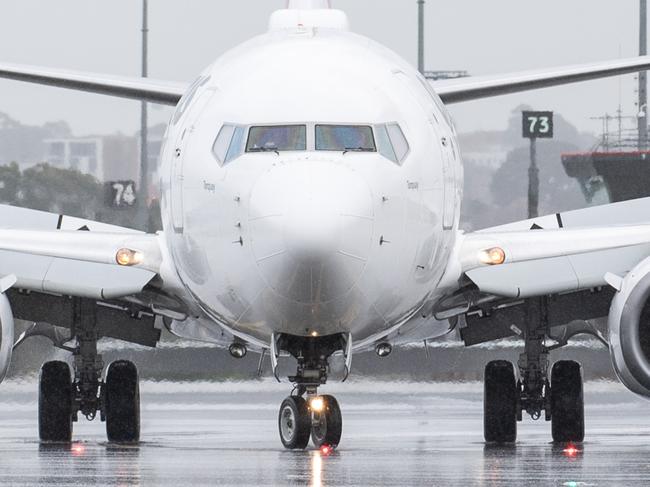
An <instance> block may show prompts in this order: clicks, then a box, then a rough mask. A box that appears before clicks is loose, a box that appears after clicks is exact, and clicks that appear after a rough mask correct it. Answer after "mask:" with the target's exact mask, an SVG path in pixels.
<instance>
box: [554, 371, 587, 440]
mask: <svg viewBox="0 0 650 487" xmlns="http://www.w3.org/2000/svg"><path fill="white" fill-rule="evenodd" d="M551 431H552V434H553V441H555V442H562V443H568V442H582V441H583V440H584V439H585V406H584V392H583V389H582V367H580V364H579V363H578V362H574V361H572V360H561V361H559V362H556V363H555V364H553V369H552V371H551Z"/></svg>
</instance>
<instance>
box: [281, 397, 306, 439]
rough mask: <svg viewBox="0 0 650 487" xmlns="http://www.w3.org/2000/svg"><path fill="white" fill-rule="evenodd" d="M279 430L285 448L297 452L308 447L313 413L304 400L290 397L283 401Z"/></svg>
mask: <svg viewBox="0 0 650 487" xmlns="http://www.w3.org/2000/svg"><path fill="white" fill-rule="evenodd" d="M278 429H279V430H280V439H281V440H282V444H283V445H284V446H285V448H288V449H290V450H296V449H304V448H306V447H307V444H308V443H309V433H310V432H311V412H310V411H309V406H307V401H305V399H304V398H302V397H300V396H289V397H287V398H286V399H285V400H284V401H282V405H281V406H280V414H279V415H278Z"/></svg>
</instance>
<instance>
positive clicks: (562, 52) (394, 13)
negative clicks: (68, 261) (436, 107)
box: [0, 0, 638, 135]
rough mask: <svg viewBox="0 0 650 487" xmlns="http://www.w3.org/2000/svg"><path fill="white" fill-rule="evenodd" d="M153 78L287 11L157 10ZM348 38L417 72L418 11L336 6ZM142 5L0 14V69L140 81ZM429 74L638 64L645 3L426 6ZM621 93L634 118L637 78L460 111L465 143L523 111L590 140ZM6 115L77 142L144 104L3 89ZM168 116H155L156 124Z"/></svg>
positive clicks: (35, 7)
mask: <svg viewBox="0 0 650 487" xmlns="http://www.w3.org/2000/svg"><path fill="white" fill-rule="evenodd" d="M149 3H150V11H151V12H150V28H151V37H150V43H151V53H150V63H151V68H150V74H151V76H152V77H155V78H160V79H170V80H182V81H187V80H191V79H192V78H193V77H195V76H196V75H197V74H198V73H199V71H200V70H201V69H202V68H204V67H205V66H206V65H208V64H210V63H211V62H212V61H213V60H214V59H216V58H217V57H218V56H219V55H221V54H222V53H224V52H225V51H227V50H228V49H230V48H231V47H233V46H235V45H237V44H238V43H240V42H242V41H244V40H246V39H247V38H249V37H252V36H254V35H256V34H259V33H261V32H263V31H264V30H265V29H266V24H267V21H268V17H269V14H270V13H271V12H272V11H273V10H275V9H276V8H279V7H282V6H283V5H284V3H285V2H284V0H182V1H181V0H150V2H149ZM333 4H334V6H335V7H337V8H341V9H343V10H345V11H347V12H348V14H349V16H350V21H351V24H352V29H353V30H354V31H356V32H359V33H361V34H364V35H367V36H369V37H372V38H374V39H375V40H377V41H379V42H381V43H383V44H386V45H387V46H389V47H390V48H392V49H393V50H395V51H397V52H398V53H399V54H401V55H402V56H404V57H405V58H406V59H408V60H409V61H410V62H412V63H415V62H416V47H417V38H416V34H417V32H416V20H417V6H416V0H333ZM140 5H141V2H140V0H110V1H109V0H56V1H54V0H19V1H5V2H1V3H0V18H1V19H2V28H1V29H0V61H8V62H15V63H22V64H36V65H44V66H51V67H58V68H71V69H77V70H87V71H95V72H105V73H113V74H122V75H138V74H139V69H140V67H139V63H140V61H139V56H140V37H139V36H140V32H139V29H140V22H141V14H140V9H141V7H140ZM426 44H427V54H426V61H427V69H466V70H468V71H470V73H472V74H474V75H479V74H491V73H501V72H511V71H517V70H524V69H535V68H543V67H551V66H558V65H565V64H576V63H584V62H591V61H598V60H609V59H615V58H619V57H629V56H635V55H636V54H637V53H638V0H618V1H612V0H544V1H543V2H532V1H526V0H524V1H522V0H498V1H493V2H486V1H484V0H427V40H426ZM619 93H622V103H623V107H624V110H625V111H626V112H628V113H630V114H631V113H633V112H634V111H635V108H634V97H635V96H636V95H635V82H634V77H633V76H626V77H624V78H622V81H619V80H617V79H615V80H606V81H595V82H589V83H585V84H580V85H573V86H569V87H562V88H552V89H547V90H542V91H538V92H531V93H527V94H519V95H510V96H506V97H501V98H498V99H495V100H491V101H481V102H469V103H466V104H463V105H456V106H455V107H454V108H453V114H454V116H455V117H456V119H457V123H458V126H459V130H460V131H461V132H465V131H470V130H475V129H490V128H503V127H505V125H506V122H507V119H508V115H509V113H510V112H511V110H512V109H513V108H515V107H516V106H518V105H519V104H521V103H527V104H530V105H532V106H533V107H535V108H537V109H551V110H556V111H558V112H560V113H562V114H563V115H564V116H565V117H567V118H568V119H569V120H570V121H571V122H572V123H574V124H576V125H578V126H579V127H580V128H582V129H585V130H592V131H598V129H599V127H600V122H596V121H590V120H589V118H590V117H594V116H600V115H603V114H604V113H605V112H609V113H614V112H615V110H616V109H617V107H618V104H619ZM0 111H1V112H7V113H8V114H9V115H11V116H12V117H14V118H16V119H18V120H20V121H22V122H24V123H29V124H42V123H43V122H46V121H53V120H61V119H63V120H67V121H68V122H69V123H70V124H71V126H72V127H73V130H74V132H75V133H76V134H78V135H86V134H93V133H111V132H116V131H122V132H125V133H133V132H135V131H136V130H137V128H138V126H139V119H138V117H139V106H138V103H137V102H131V101H123V100H119V99H114V98H109V97H103V96H99V95H91V94H82V93H73V92H69V91H66V90H58V89H55V88H46V87H37V86H31V85H24V84H20V83H17V82H13V81H0ZM169 113H170V112H169V109H162V108H155V109H153V110H152V122H160V121H166V119H167V118H168V117H169Z"/></svg>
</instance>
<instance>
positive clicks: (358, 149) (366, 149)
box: [343, 147, 375, 154]
mask: <svg viewBox="0 0 650 487" xmlns="http://www.w3.org/2000/svg"><path fill="white" fill-rule="evenodd" d="M348 152H375V149H374V147H346V148H345V150H344V151H343V154H346V153H348Z"/></svg>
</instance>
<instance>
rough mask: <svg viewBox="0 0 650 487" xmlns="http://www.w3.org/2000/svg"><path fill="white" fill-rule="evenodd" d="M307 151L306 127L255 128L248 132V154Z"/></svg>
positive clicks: (271, 126) (277, 126) (276, 126)
mask: <svg viewBox="0 0 650 487" xmlns="http://www.w3.org/2000/svg"><path fill="white" fill-rule="evenodd" d="M306 150H307V126H306V125H270V126H254V127H251V128H250V130H249V132H248V142H247V143H246V152H269V151H270V152H274V151H278V152H279V151H306Z"/></svg>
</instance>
